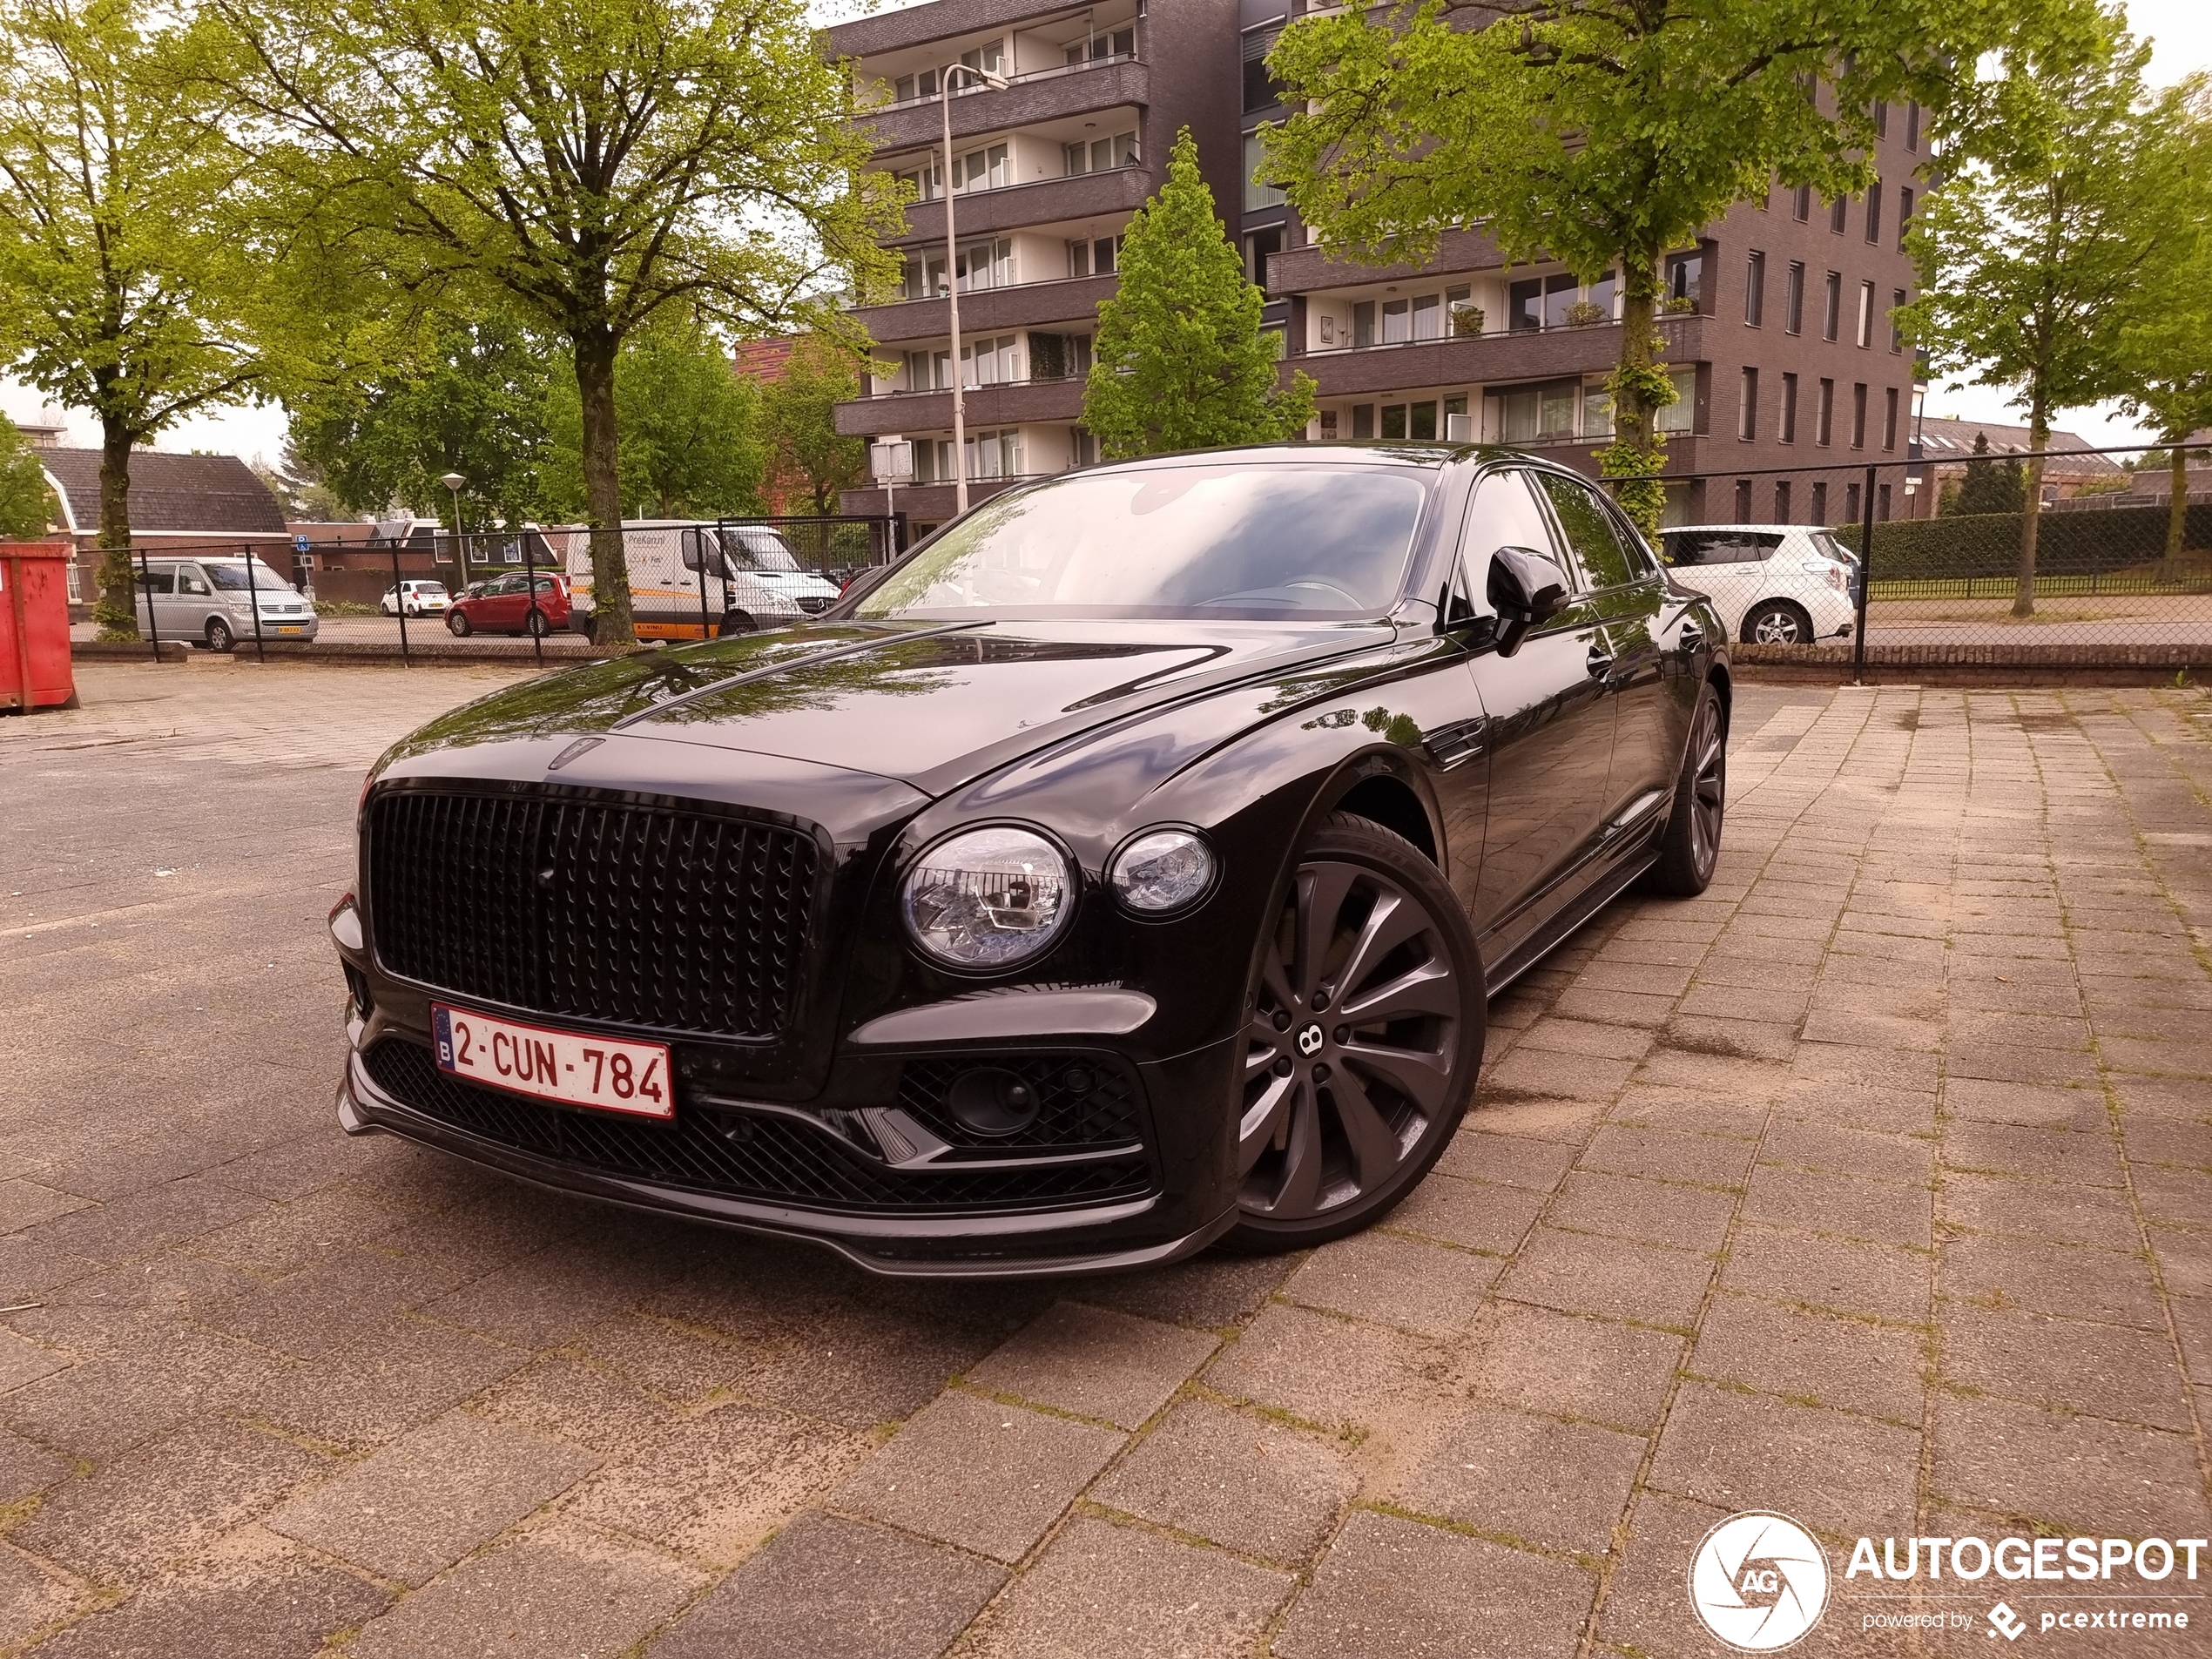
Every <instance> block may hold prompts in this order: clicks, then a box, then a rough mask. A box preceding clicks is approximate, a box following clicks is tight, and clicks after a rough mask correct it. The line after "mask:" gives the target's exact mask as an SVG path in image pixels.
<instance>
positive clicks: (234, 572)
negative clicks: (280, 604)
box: [199, 559, 292, 593]
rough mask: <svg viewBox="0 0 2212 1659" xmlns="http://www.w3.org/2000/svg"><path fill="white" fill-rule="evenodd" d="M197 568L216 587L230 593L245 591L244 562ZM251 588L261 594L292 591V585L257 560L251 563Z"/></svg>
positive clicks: (205, 565) (241, 560) (207, 565)
mask: <svg viewBox="0 0 2212 1659" xmlns="http://www.w3.org/2000/svg"><path fill="white" fill-rule="evenodd" d="M199 568H200V569H201V570H205V571H206V572H207V579H208V580H209V581H210V582H212V583H214V584H215V585H216V586H217V587H219V588H221V589H223V590H226V591H227V592H231V593H244V592H245V591H246V561H245V560H243V559H240V560H239V561H238V563H235V564H203V565H201V566H200V567H199ZM253 586H254V587H255V588H256V589H257V590H260V592H262V593H289V592H291V591H292V584H291V583H289V582H287V581H286V580H285V579H284V578H283V577H280V576H279V575H278V574H277V573H276V572H275V571H274V570H271V569H269V567H268V566H267V565H266V564H264V563H261V561H260V560H259V559H256V560H254V561H253Z"/></svg>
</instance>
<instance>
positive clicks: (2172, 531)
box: [2166, 432, 2189, 559]
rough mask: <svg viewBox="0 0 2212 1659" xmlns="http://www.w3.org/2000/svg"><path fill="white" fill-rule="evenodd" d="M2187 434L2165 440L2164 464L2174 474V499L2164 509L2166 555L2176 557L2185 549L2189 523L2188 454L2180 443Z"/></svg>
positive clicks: (2186, 437)
mask: <svg viewBox="0 0 2212 1659" xmlns="http://www.w3.org/2000/svg"><path fill="white" fill-rule="evenodd" d="M2187 439H2188V433H2186V432H2184V433H2182V434H2180V435H2176V436H2175V437H2171V438H2168V440H2167V441H2166V442H2167V443H2168V446H2169V447H2168V450H2167V455H2166V464H2167V465H2168V468H2170V469H2172V471H2173V475H2174V499H2173V500H2172V502H2169V503H2168V506H2167V509H2166V556H2167V557H2168V558H2169V559H2178V558H2180V557H2181V556H2182V553H2183V552H2185V551H2186V550H2187V549H2186V547H2185V545H2184V544H2185V543H2187V541H2188V523H2189V456H2188V450H2186V449H2184V448H2182V443H2183V442H2186V441H2187Z"/></svg>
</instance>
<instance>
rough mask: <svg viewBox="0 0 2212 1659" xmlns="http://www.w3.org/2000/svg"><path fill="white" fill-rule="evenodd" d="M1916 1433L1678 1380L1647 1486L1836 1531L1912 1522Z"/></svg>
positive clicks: (1895, 1528)
mask: <svg viewBox="0 0 2212 1659" xmlns="http://www.w3.org/2000/svg"><path fill="white" fill-rule="evenodd" d="M1919 1457H1920V1436H1919V1433H1918V1432H1917V1431H1914V1430H1911V1429H1905V1428H1900V1427H1897V1426H1893V1425H1891V1424H1887V1423H1878V1422H1875V1421H1873V1420H1871V1419H1868V1418H1864V1417H1858V1416H1855V1415H1852V1414H1851V1413H1844V1412H1838V1411H1824V1410H1822V1409H1820V1408H1819V1407H1817V1406H1799V1405H1796V1404H1793V1403H1791V1402H1789V1401H1786V1400H1781V1399H1772V1398H1770V1397H1767V1396H1764V1395H1755V1394H1745V1393H1737V1392H1735V1391H1733V1390H1730V1389H1726V1388H1720V1387H1716V1386H1713V1385H1712V1384H1710V1383H1689V1382H1686V1383H1684V1384H1683V1386H1682V1389H1681V1391H1680V1392H1679V1393H1677V1394H1676V1397H1675V1403H1674V1406H1672V1408H1671V1409H1670V1410H1669V1412H1668V1413H1667V1424H1666V1427H1665V1428H1664V1429H1663V1430H1662V1433H1661V1434H1660V1437H1659V1453H1658V1455H1657V1457H1656V1458H1655V1459H1654V1460H1653V1462H1652V1467H1651V1477H1650V1480H1651V1484H1652V1485H1653V1486H1655V1487H1658V1488H1659V1489H1660V1490H1661V1491H1662V1492H1670V1493H1673V1494H1676V1496H1678V1497H1684V1498H1694V1499H1696V1501H1699V1502H1701V1503H1710V1504H1714V1505H1716V1506H1718V1507H1721V1508H1723V1509H1726V1510H1729V1511H1731V1512H1734V1511H1738V1510H1743V1509H1776V1510H1779V1511H1781V1512H1782V1513H1783V1514H1787V1515H1790V1516H1791V1517H1792V1518H1793V1519H1795V1520H1797V1521H1801V1522H1803V1523H1804V1525H1806V1526H1808V1527H1819V1528H1823V1529H1825V1530H1826V1531H1829V1532H1831V1533H1834V1534H1838V1535H1839V1536H1846V1537H1856V1536H1858V1534H1861V1533H1870V1534H1875V1535H1877V1536H1878V1535H1880V1534H1883V1533H1884V1532H1885V1531H1889V1532H1897V1533H1898V1534H1900V1535H1901V1534H1903V1533H1904V1532H1905V1531H1908V1530H1910V1528H1911V1525H1912V1500H1913V1485H1914V1480H1915V1479H1916V1477H1917V1474H1918V1472H1919Z"/></svg>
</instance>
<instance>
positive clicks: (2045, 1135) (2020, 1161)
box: [1943, 1123, 2124, 1187]
mask: <svg viewBox="0 0 2212 1659" xmlns="http://www.w3.org/2000/svg"><path fill="white" fill-rule="evenodd" d="M1943 1161H1944V1163H1945V1165H1946V1168H1949V1169H1953V1170H1978V1171H1980V1172H1981V1173H1984V1174H1990V1175H2017V1176H2027V1177H2033V1178H2035V1179H2040V1180H2047V1181H2065V1182H2071V1183H2079V1184H2081V1185H2083V1186H2094V1187H2117V1186H2120V1185H2122V1184H2124V1183H2123V1180H2122V1177H2121V1172H2120V1148H2119V1145H2118V1143H2116V1142H2115V1141H2114V1139H2113V1136H2112V1133H2111V1131H2110V1130H2108V1129H2107V1130H2093V1131H2089V1132H2086V1133H2085V1132H2078V1131H2074V1130H2054V1129H2028V1128H2023V1127H2021V1126H2020V1125H2017V1124H2011V1123H1954V1124H1952V1126H1951V1127H1950V1128H1949V1129H1947V1130H1946V1131H1945V1132H1944V1136H1943Z"/></svg>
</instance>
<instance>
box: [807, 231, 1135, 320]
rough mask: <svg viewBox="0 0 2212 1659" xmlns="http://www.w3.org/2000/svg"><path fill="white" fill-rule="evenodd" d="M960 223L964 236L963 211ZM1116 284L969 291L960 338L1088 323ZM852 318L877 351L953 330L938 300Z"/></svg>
mask: <svg viewBox="0 0 2212 1659" xmlns="http://www.w3.org/2000/svg"><path fill="white" fill-rule="evenodd" d="M960 224H961V234H963V235H965V234H966V233H967V215H966V214H965V212H963V213H962V214H961V219H960ZM1115 287H1116V278H1114V277H1112V276H1110V275H1108V276H1094V277H1062V278H1061V279H1059V280H1056V281H1052V282H1022V283H1016V284H1015V286H1014V287H1008V288H975V289H972V290H969V291H968V292H964V293H961V296H960V327H961V334H966V335H975V334H996V333H997V332H999V331H1000V330H1001V329H1006V328H1028V327H1037V326H1041V325H1042V324H1046V323H1065V322H1088V321H1089V320H1091V319H1092V318H1094V317H1096V315H1097V314H1098V302H1099V301H1100V300H1103V299H1106V298H1108V297H1109V295H1111V294H1112V293H1113V292H1114V289H1115ZM851 315H852V316H853V318H854V319H856V320H858V321H859V322H860V326H861V327H864V328H866V329H867V331H868V338H869V339H871V340H873V341H875V343H876V344H877V345H879V346H895V345H898V344H900V343H901V342H903V341H922V340H942V339H944V338H946V337H947V336H948V334H951V333H952V330H953V324H952V317H951V314H950V311H949V309H948V306H947V303H946V301H945V300H944V299H943V298H942V297H939V298H937V299H934V300H894V301H892V302H891V303H890V304H888V305H880V306H860V307H856V308H855V309H854V310H853V312H852V313H851Z"/></svg>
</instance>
